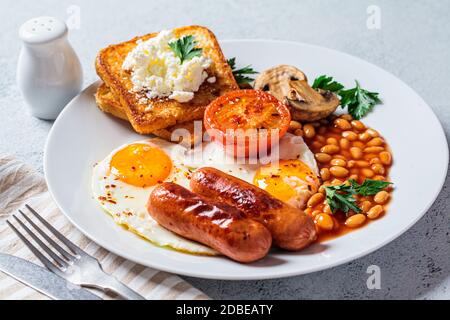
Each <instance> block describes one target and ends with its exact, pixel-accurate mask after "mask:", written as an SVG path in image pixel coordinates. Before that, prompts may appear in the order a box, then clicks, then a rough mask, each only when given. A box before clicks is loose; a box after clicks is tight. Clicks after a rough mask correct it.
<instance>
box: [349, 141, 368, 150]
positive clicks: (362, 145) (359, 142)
mask: <svg viewBox="0 0 450 320" xmlns="http://www.w3.org/2000/svg"><path fill="white" fill-rule="evenodd" d="M352 147H357V148H360V149H364V148H365V147H366V145H365V144H364V142H361V141H353V142H352Z"/></svg>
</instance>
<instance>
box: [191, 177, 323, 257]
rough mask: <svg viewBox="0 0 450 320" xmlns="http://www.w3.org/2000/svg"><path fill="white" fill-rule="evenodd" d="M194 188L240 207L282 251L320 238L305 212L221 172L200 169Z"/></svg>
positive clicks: (303, 245)
mask: <svg viewBox="0 0 450 320" xmlns="http://www.w3.org/2000/svg"><path fill="white" fill-rule="evenodd" d="M190 186H191V190H192V191H193V192H195V193H198V194H200V195H202V196H204V197H207V198H210V199H216V200H218V201H223V202H225V203H227V204H229V205H232V206H236V207H237V208H238V209H240V210H241V211H242V212H244V214H245V215H246V216H247V217H249V218H252V219H255V220H257V221H259V222H261V223H262V224H264V225H265V226H266V227H267V228H268V229H269V231H270V232H271V234H272V238H273V242H274V243H275V244H276V245H277V246H278V247H280V248H283V249H286V250H293V251H295V250H300V249H302V248H304V247H306V246H308V245H309V244H311V243H312V242H313V241H314V240H315V239H316V237H317V232H316V228H315V225H314V221H313V220H312V219H311V217H309V216H308V215H306V214H305V213H304V212H303V211H302V210H299V209H296V208H294V207H291V206H289V205H288V204H286V203H284V202H282V201H280V200H278V199H276V198H274V197H273V196H271V195H270V194H269V193H268V192H266V191H265V190H262V189H260V188H258V187H256V186H254V185H252V184H250V183H248V182H245V181H243V180H241V179H238V178H236V177H233V176H230V175H228V174H226V173H224V172H222V171H220V170H217V169H214V168H200V169H197V170H196V171H195V172H194V173H193V174H192V176H191V182H190Z"/></svg>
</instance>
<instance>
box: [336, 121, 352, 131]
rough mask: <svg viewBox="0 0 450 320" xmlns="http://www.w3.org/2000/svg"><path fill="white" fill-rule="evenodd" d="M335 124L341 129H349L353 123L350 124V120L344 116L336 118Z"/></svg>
mask: <svg viewBox="0 0 450 320" xmlns="http://www.w3.org/2000/svg"><path fill="white" fill-rule="evenodd" d="M334 124H335V125H336V126H337V127H338V128H339V129H341V130H349V129H351V128H352V125H351V124H350V122H348V120H345V119H342V118H339V119H336V120H335V121H334Z"/></svg>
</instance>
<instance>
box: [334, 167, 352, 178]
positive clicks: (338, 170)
mask: <svg viewBox="0 0 450 320" xmlns="http://www.w3.org/2000/svg"><path fill="white" fill-rule="evenodd" d="M330 172H331V174H332V175H333V176H335V177H338V178H345V177H346V176H348V170H347V169H345V168H343V167H340V166H332V167H331V168H330Z"/></svg>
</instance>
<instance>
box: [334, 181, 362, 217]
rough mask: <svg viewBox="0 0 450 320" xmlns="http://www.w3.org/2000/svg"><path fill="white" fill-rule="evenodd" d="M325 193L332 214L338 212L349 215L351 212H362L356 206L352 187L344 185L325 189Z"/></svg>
mask: <svg viewBox="0 0 450 320" xmlns="http://www.w3.org/2000/svg"><path fill="white" fill-rule="evenodd" d="M325 193H326V197H327V202H328V205H329V206H330V209H331V212H333V213H335V212H336V211H338V210H341V211H343V212H345V213H348V212H349V211H350V210H353V211H355V212H361V209H360V208H359V207H358V206H357V205H356V199H355V197H353V192H352V187H351V186H347V185H345V184H342V185H340V186H329V187H325Z"/></svg>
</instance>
